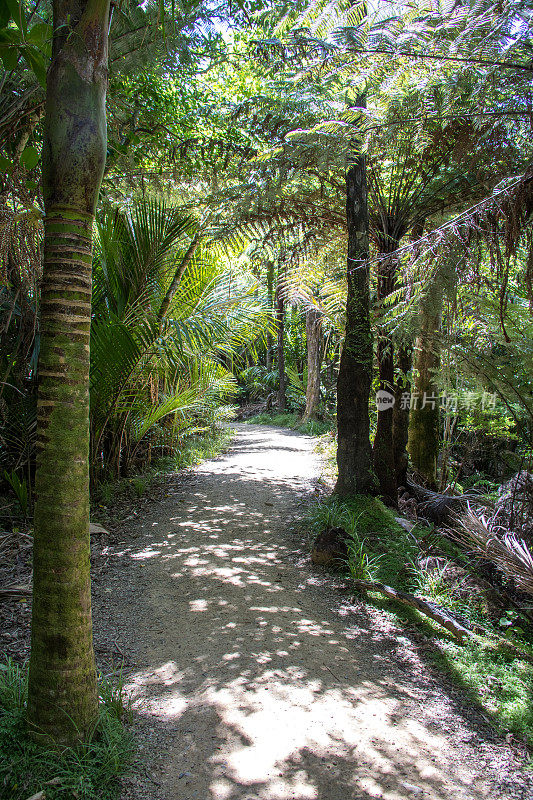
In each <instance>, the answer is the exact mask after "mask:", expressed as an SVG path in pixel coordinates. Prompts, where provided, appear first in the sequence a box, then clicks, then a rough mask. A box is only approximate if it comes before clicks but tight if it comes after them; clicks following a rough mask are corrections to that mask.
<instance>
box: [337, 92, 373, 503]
mask: <svg viewBox="0 0 533 800" xmlns="http://www.w3.org/2000/svg"><path fill="white" fill-rule="evenodd" d="M360 102H362V101H360ZM346 221H347V227H348V262H347V279H348V294H347V299H346V335H345V340H344V346H343V348H342V355H341V360H340V367H339V377H338V381H337V432H338V439H337V464H338V467H339V475H338V478H337V483H336V486H335V492H336V493H337V494H338V495H340V496H349V495H353V494H357V493H361V494H374V493H375V491H376V478H375V475H374V470H373V466H372V450H371V447H370V438H369V432H370V419H369V413H368V401H369V397H370V388H371V385H372V331H371V327H370V288H369V259H368V247H369V239H368V189H367V176H366V156H365V155H364V154H359V155H357V156H356V158H355V160H354V163H353V164H351V165H350V166H349V168H348V170H347V171H346Z"/></svg>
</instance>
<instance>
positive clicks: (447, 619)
mask: <svg viewBox="0 0 533 800" xmlns="http://www.w3.org/2000/svg"><path fill="white" fill-rule="evenodd" d="M354 583H355V585H356V587H357V588H358V589H363V590H364V591H365V592H379V593H380V594H384V595H385V597H388V598H389V599H390V600H395V601H396V602H398V603H403V604H404V605H406V606H411V608H415V609H416V610H417V611H420V612H421V613H422V614H424V615H425V616H426V617H430V619H433V620H435V622H438V623H439V625H442V627H443V628H446V630H447V631H449V632H450V633H451V634H452V635H453V636H455V638H456V639H458V640H459V641H460V642H461V643H462V642H463V640H464V639H465V638H472V637H474V634H473V632H472V631H470V630H468V628H465V627H464V625H461V623H460V622H458V621H457V620H456V619H454V618H453V617H452V616H451V614H449V613H448V612H447V611H443V610H442V609H440V608H437V606H435V605H433V603H428V602H427V601H426V600H421V598H420V597H415V595H413V594H408V593H407V592H401V591H399V590H398V589H393V588H392V586H387V585H386V584H384V583H379V581H363V580H357V579H356V580H355V581H354Z"/></svg>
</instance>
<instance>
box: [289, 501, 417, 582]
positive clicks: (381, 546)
mask: <svg viewBox="0 0 533 800" xmlns="http://www.w3.org/2000/svg"><path fill="white" fill-rule="evenodd" d="M305 526H306V527H307V529H308V530H310V532H311V533H312V534H313V535H314V536H316V535H318V534H319V533H320V532H321V531H323V530H326V529H327V528H344V530H345V531H346V533H347V534H348V535H349V537H350V538H351V539H353V540H354V541H356V542H357V541H358V542H360V543H361V542H362V543H363V545H361V546H362V547H363V549H364V551H365V553H366V554H367V556H368V558H369V559H371V560H372V559H374V558H375V557H378V556H379V561H377V562H375V561H373V560H372V565H373V567H372V572H373V575H374V578H375V580H379V581H382V582H383V583H390V584H391V585H392V586H396V587H398V585H399V584H403V585H406V584H408V583H409V580H410V579H409V575H410V570H411V566H412V563H413V562H414V559H415V557H416V554H417V552H418V544H417V540H416V537H415V536H414V535H413V534H409V533H407V531H405V530H404V528H402V526H401V525H399V524H398V523H397V522H396V519H395V516H394V513H393V512H392V511H391V510H390V509H388V508H386V507H385V506H384V505H383V503H382V502H381V501H380V500H377V499H376V498H375V497H366V496H364V495H355V496H354V497H351V498H350V499H348V500H341V499H339V498H338V497H335V496H333V497H329V498H328V499H327V500H323V501H321V502H319V503H316V504H314V505H313V506H312V507H311V509H310V510H309V512H308V515H307V517H306V520H305Z"/></svg>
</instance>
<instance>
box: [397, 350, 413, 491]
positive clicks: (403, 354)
mask: <svg viewBox="0 0 533 800" xmlns="http://www.w3.org/2000/svg"><path fill="white" fill-rule="evenodd" d="M412 354H413V348H412V346H411V345H403V346H401V347H399V348H398V359H397V367H398V374H397V377H396V389H395V392H394V397H395V402H394V409H393V412H392V440H393V449H394V469H395V470H396V484H397V486H405V484H406V481H407V467H408V466H409V459H408V456H407V440H408V436H409V402H408V400H407V399H405V400H404V399H402V398H403V396H404V395H408V394H409V392H410V388H411V382H410V380H409V374H408V373H409V371H410V369H411V361H412Z"/></svg>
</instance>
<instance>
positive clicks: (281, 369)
mask: <svg viewBox="0 0 533 800" xmlns="http://www.w3.org/2000/svg"><path fill="white" fill-rule="evenodd" d="M282 278H283V272H282V266H281V260H280V265H279V268H278V285H277V288H276V328H277V334H278V376H279V389H278V410H279V411H285V408H286V405H287V380H286V376H285V298H284V296H283V286H282Z"/></svg>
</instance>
